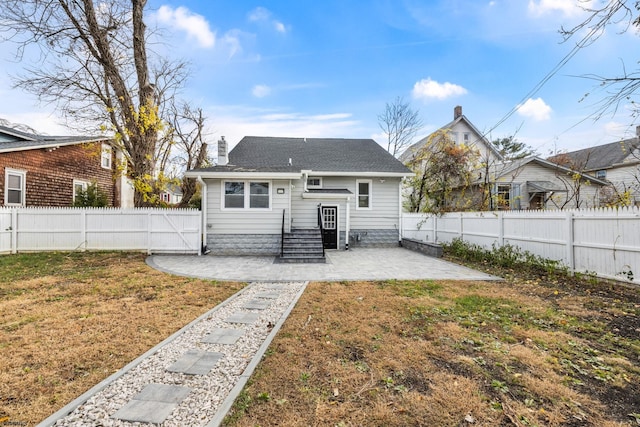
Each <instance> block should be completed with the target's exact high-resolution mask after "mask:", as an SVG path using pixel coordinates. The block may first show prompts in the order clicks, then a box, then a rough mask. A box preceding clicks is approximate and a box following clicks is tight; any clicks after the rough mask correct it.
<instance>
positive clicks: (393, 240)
mask: <svg viewBox="0 0 640 427" xmlns="http://www.w3.org/2000/svg"><path fill="white" fill-rule="evenodd" d="M398 245H399V243H398V230H361V229H360V230H351V231H350V232H349V247H350V248H390V247H396V246H398Z"/></svg>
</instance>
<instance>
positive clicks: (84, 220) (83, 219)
mask: <svg viewBox="0 0 640 427" xmlns="http://www.w3.org/2000/svg"><path fill="white" fill-rule="evenodd" d="M80 221H81V222H82V230H80V235H81V236H82V252H86V250H87V246H88V242H87V210H86V209H83V210H82V211H81V212H80Z"/></svg>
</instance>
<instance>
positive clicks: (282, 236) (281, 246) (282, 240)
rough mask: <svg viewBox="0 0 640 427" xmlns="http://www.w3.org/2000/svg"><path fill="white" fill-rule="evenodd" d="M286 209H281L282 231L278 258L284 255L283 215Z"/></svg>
mask: <svg viewBox="0 0 640 427" xmlns="http://www.w3.org/2000/svg"><path fill="white" fill-rule="evenodd" d="M285 213H286V211H285V210H284V209H282V231H281V233H280V258H282V257H283V256H284V216H285Z"/></svg>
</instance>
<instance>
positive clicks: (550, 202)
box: [475, 156, 607, 210]
mask: <svg viewBox="0 0 640 427" xmlns="http://www.w3.org/2000/svg"><path fill="white" fill-rule="evenodd" d="M481 182H482V181H480V180H479V181H477V182H476V183H475V186H476V187H478V186H479V185H480V184H481ZM490 182H491V186H492V187H491V196H492V197H491V200H490V201H491V203H490V206H489V209H490V210H505V209H506V210H519V209H562V208H564V209H575V208H593V207H598V206H599V196H600V190H601V189H602V188H603V187H604V186H606V185H607V182H606V181H604V180H602V179H598V178H595V177H593V176H591V175H588V174H581V173H579V172H577V171H574V170H572V169H569V168H566V167H564V166H560V165H557V164H555V163H552V162H550V161H548V160H544V159H541V158H540V157H536V156H532V157H527V158H524V159H518V160H513V161H510V162H504V163H498V164H496V165H495V166H494V168H492V170H491V178H490Z"/></svg>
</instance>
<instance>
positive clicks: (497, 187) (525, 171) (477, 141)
mask: <svg viewBox="0 0 640 427" xmlns="http://www.w3.org/2000/svg"><path fill="white" fill-rule="evenodd" d="M438 132H440V134H441V133H442V132H446V134H447V135H448V136H449V137H450V138H451V139H452V140H453V142H455V143H456V144H464V145H465V146H467V147H469V148H471V149H473V150H474V151H475V152H476V153H477V160H476V162H475V164H473V165H471V174H472V176H473V181H472V182H470V183H469V185H468V188H464V189H462V188H458V189H454V190H453V191H452V193H451V195H450V200H449V201H448V204H450V206H453V207H454V209H455V207H465V209H469V208H472V209H473V208H475V209H480V208H481V207H482V208H483V209H489V210H504V209H510V210H519V209H561V208H566V209H568V208H577V207H581V208H589V207H597V206H599V201H600V198H599V196H600V190H601V189H602V188H603V187H604V186H606V185H607V182H606V181H604V180H602V179H599V178H596V177H594V176H591V175H589V174H582V173H580V171H579V170H575V169H571V168H570V167H564V166H560V165H557V164H555V163H552V162H550V161H548V160H544V159H541V158H539V157H537V156H531V157H527V158H524V159H518V160H511V161H508V160H504V159H503V157H502V155H501V154H500V152H499V151H498V150H497V149H496V148H495V146H494V145H493V144H492V143H491V142H489V141H488V140H487V139H486V138H485V137H484V136H483V135H482V133H480V132H479V131H478V130H477V128H476V127H475V126H474V125H473V124H472V123H471V122H470V121H469V120H468V119H467V118H466V117H465V116H464V115H463V114H462V107H460V106H457V107H455V108H454V120H453V121H452V122H450V123H448V124H446V125H445V126H443V127H442V128H440V129H438V130H437V131H436V132H434V133H432V134H430V135H429V136H427V137H426V138H423V139H421V140H420V141H418V142H417V143H415V144H413V145H412V146H411V147H409V148H408V149H407V150H406V151H405V152H404V153H403V154H402V155H401V156H400V160H401V161H403V162H404V163H405V164H410V163H412V159H414V158H415V157H414V156H419V155H420V152H421V150H424V149H428V147H429V145H428V144H429V143H432V141H433V137H435V136H437V135H438ZM487 188H488V191H485V189H487ZM485 193H486V194H485Z"/></svg>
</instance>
